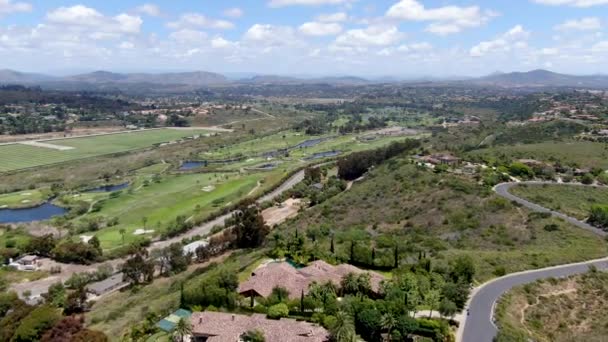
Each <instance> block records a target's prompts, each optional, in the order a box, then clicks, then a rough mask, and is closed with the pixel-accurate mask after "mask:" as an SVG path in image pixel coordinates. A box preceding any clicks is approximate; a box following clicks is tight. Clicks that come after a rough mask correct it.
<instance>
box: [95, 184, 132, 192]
mask: <svg viewBox="0 0 608 342" xmlns="http://www.w3.org/2000/svg"><path fill="white" fill-rule="evenodd" d="M127 187H129V183H122V184H117V185H104V186H100V187H97V188H93V189H89V190H85V191H84V192H114V191H118V190H122V189H126V188H127Z"/></svg>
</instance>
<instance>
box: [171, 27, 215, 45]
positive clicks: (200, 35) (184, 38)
mask: <svg viewBox="0 0 608 342" xmlns="http://www.w3.org/2000/svg"><path fill="white" fill-rule="evenodd" d="M169 38H171V39H172V40H175V41H177V42H179V43H185V44H200V43H201V42H202V41H204V40H205V39H207V34H206V33H205V32H202V31H197V30H192V29H182V30H179V31H175V32H171V34H169Z"/></svg>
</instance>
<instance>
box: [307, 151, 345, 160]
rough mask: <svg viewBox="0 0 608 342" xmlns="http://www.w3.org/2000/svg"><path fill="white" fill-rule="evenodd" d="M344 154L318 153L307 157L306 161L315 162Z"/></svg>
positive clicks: (336, 152)
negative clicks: (315, 160)
mask: <svg viewBox="0 0 608 342" xmlns="http://www.w3.org/2000/svg"><path fill="white" fill-rule="evenodd" d="M340 154H342V151H325V152H318V153H315V154H313V155H312V156H310V157H306V158H304V159H305V160H314V159H321V158H327V157H335V156H338V155H340Z"/></svg>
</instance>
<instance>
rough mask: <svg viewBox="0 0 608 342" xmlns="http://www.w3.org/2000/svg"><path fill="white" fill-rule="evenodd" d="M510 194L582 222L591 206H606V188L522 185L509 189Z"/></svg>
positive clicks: (607, 196) (607, 193) (565, 185)
mask: <svg viewBox="0 0 608 342" xmlns="http://www.w3.org/2000/svg"><path fill="white" fill-rule="evenodd" d="M511 193H513V194H514V195H517V196H519V197H522V198H525V199H527V200H528V201H531V202H534V203H536V204H539V205H542V206H543V207H545V208H549V209H552V210H555V211H559V212H561V213H564V214H566V215H568V216H572V217H576V218H577V219H579V220H584V219H585V218H587V217H589V212H590V210H591V206H593V205H594V204H608V188H606V187H590V186H579V185H567V184H543V185H531V184H523V185H518V186H515V187H513V188H511Z"/></svg>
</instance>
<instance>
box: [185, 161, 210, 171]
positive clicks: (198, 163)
mask: <svg viewBox="0 0 608 342" xmlns="http://www.w3.org/2000/svg"><path fill="white" fill-rule="evenodd" d="M203 166H207V162H206V161H187V162H183V163H182V166H180V168H179V170H180V171H186V170H193V169H198V168H199V167H203Z"/></svg>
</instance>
